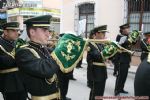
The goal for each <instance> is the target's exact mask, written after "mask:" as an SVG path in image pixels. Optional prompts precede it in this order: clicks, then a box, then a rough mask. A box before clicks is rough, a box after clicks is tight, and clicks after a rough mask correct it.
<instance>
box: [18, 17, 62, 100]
mask: <svg viewBox="0 0 150 100" xmlns="http://www.w3.org/2000/svg"><path fill="white" fill-rule="evenodd" d="M50 20H51V16H50V15H44V16H38V17H34V18H30V19H28V20H26V21H24V24H26V30H27V35H28V37H29V38H30V41H29V43H28V44H27V45H23V46H21V47H20V49H17V51H16V62H17V65H18V66H19V70H20V72H21V76H22V81H23V83H24V84H25V88H26V89H27V91H28V92H29V93H30V94H31V98H32V100H59V99H60V93H59V86H58V79H57V75H56V74H57V72H58V70H59V66H58V65H57V64H56V62H55V61H54V60H53V59H52V58H51V56H50V53H49V51H48V48H47V44H48V40H49V35H50V34H49V26H50Z"/></svg>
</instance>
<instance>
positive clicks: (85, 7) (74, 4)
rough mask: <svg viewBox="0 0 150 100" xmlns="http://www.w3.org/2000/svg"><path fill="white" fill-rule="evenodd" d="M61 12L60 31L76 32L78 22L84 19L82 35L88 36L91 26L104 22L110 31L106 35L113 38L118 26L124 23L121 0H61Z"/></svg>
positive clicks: (122, 2)
mask: <svg viewBox="0 0 150 100" xmlns="http://www.w3.org/2000/svg"><path fill="white" fill-rule="evenodd" d="M61 12H62V13H61V32H64V31H68V30H70V31H75V32H78V31H79V28H80V27H81V25H79V22H80V21H81V20H83V19H85V20H86V25H85V32H84V33H82V36H84V37H88V35H89V32H90V30H91V29H92V28H93V27H95V26H99V25H104V24H106V25H108V30H109V32H110V33H108V34H107V35H108V37H109V38H110V39H114V38H115V37H116V35H117V34H118V32H119V27H118V26H119V25H121V24H123V23H124V20H123V19H124V1H123V0H63V2H62V11H61ZM83 27H84V26H83Z"/></svg>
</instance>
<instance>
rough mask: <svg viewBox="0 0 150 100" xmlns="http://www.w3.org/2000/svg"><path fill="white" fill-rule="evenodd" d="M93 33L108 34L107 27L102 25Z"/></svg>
mask: <svg viewBox="0 0 150 100" xmlns="http://www.w3.org/2000/svg"><path fill="white" fill-rule="evenodd" d="M91 32H92V33H96V32H107V25H102V26H98V27H95V28H94V29H93V30H92V31H91Z"/></svg>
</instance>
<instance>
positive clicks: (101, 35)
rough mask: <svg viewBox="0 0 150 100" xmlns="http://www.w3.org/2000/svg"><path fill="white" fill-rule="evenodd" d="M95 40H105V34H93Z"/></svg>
mask: <svg viewBox="0 0 150 100" xmlns="http://www.w3.org/2000/svg"><path fill="white" fill-rule="evenodd" d="M95 39H105V32H97V33H96V34H95Z"/></svg>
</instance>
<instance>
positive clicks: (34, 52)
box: [20, 45, 41, 58]
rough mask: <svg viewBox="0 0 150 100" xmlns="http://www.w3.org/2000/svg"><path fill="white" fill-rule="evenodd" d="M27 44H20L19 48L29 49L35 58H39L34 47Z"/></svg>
mask: <svg viewBox="0 0 150 100" xmlns="http://www.w3.org/2000/svg"><path fill="white" fill-rule="evenodd" d="M27 46H28V45H23V46H21V47H20V48H24V49H27V50H29V51H30V52H31V53H32V54H33V55H34V56H35V57H36V58H41V57H40V56H39V54H38V53H37V52H36V51H35V50H34V49H32V48H29V47H27Z"/></svg>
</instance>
